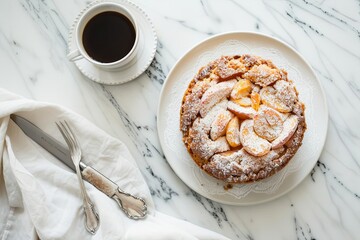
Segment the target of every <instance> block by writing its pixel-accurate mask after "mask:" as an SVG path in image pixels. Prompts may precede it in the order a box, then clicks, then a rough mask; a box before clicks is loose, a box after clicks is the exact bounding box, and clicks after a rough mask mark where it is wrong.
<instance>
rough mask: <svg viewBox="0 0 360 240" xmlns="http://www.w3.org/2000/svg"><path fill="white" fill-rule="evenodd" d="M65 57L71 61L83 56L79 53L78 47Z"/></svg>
mask: <svg viewBox="0 0 360 240" xmlns="http://www.w3.org/2000/svg"><path fill="white" fill-rule="evenodd" d="M67 58H68V59H69V60H70V61H72V62H73V61H76V60H79V59H81V58H83V56H82V55H81V53H80V51H79V49H76V50H74V51H72V52H70V53H68V55H67Z"/></svg>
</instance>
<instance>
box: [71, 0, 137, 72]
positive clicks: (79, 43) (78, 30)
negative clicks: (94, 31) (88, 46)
mask: <svg viewBox="0 0 360 240" xmlns="http://www.w3.org/2000/svg"><path fill="white" fill-rule="evenodd" d="M103 12H117V13H120V14H122V15H123V16H125V17H126V18H128V20H129V21H130V22H131V24H132V25H133V27H134V30H135V41H134V45H133V46H132V48H131V50H130V51H129V52H128V53H127V54H126V55H125V56H124V57H122V58H121V59H119V60H116V61H114V62H100V61H98V60H95V59H94V58H93V57H91V56H90V55H89V54H88V52H86V50H85V47H84V44H83V33H84V29H85V27H86V25H87V23H88V22H89V21H90V20H91V19H92V18H94V17H95V16H96V15H98V14H100V13H103ZM74 37H75V47H76V49H75V50H72V51H71V52H70V53H69V54H68V55H67V57H68V59H69V60H70V61H76V60H79V59H82V58H85V59H86V60H87V61H89V62H91V63H92V64H94V65H95V66H97V67H99V68H102V69H104V70H116V69H117V68H120V67H123V66H124V65H126V64H127V63H129V62H130V61H131V60H132V59H133V58H134V57H135V56H136V53H137V49H138V42H139V30H138V27H137V23H136V21H135V18H134V17H133V15H132V14H131V12H130V11H129V10H128V9H127V8H125V7H123V6H121V5H120V4H117V3H111V2H99V3H96V4H94V5H92V6H90V7H89V8H88V9H86V10H85V11H84V13H83V14H82V15H81V16H80V18H79V20H78V21H77V24H76V26H75V32H74Z"/></svg>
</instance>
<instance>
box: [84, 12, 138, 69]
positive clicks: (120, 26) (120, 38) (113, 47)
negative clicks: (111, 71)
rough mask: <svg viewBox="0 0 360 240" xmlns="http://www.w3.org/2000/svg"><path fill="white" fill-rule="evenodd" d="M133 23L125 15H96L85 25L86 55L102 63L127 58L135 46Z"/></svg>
mask: <svg viewBox="0 0 360 240" xmlns="http://www.w3.org/2000/svg"><path fill="white" fill-rule="evenodd" d="M135 38H136V32H135V28H134V26H133V24H132V22H131V21H130V20H129V19H128V18H127V17H126V16H124V15H123V14H121V13H118V12H114V11H106V12H102V13H99V14H97V15H95V16H94V17H93V18H91V19H90V20H89V21H88V23H87V24H86V25H85V28H84V32H83V35H82V43H83V46H84V49H85V51H86V53H87V54H88V55H89V56H90V57H91V58H92V59H94V60H95V61H98V62H101V63H111V62H116V61H118V60H120V59H122V58H123V57H125V56H126V55H127V54H128V53H129V52H130V51H131V49H132V48H133V46H134V44H135Z"/></svg>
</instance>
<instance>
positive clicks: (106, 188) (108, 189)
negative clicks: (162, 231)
mask: <svg viewBox="0 0 360 240" xmlns="http://www.w3.org/2000/svg"><path fill="white" fill-rule="evenodd" d="M80 167H81V169H82V172H81V173H82V175H83V178H84V179H85V180H86V181H88V182H89V183H91V184H92V185H94V186H95V187H96V188H97V189H99V190H100V191H102V192H103V193H105V194H106V195H107V196H108V197H110V198H112V199H114V200H115V201H116V202H117V203H118V204H119V206H120V208H121V210H123V211H124V213H125V214H126V216H127V217H129V218H131V219H134V220H138V219H142V218H144V217H145V216H146V214H147V205H146V202H145V200H144V199H142V198H140V197H136V196H133V195H131V194H130V193H126V192H124V191H122V190H121V189H120V188H119V186H118V185H116V183H114V182H113V181H111V180H110V179H109V178H107V177H105V176H104V175H102V174H101V173H100V172H98V171H97V170H95V169H94V168H92V167H89V166H86V165H85V164H84V163H82V162H80Z"/></svg>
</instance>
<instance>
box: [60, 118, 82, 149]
mask: <svg viewBox="0 0 360 240" xmlns="http://www.w3.org/2000/svg"><path fill="white" fill-rule="evenodd" d="M64 125H65V127H66V129H67V130H68V132H69V135H70V137H71V140H72V142H73V143H74V145H75V146H76V147H79V142H78V140H77V138H76V136H75V134H74V132H73V131H72V130H71V128H70V126H69V124H68V123H67V121H65V120H64ZM79 149H80V148H79Z"/></svg>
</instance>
